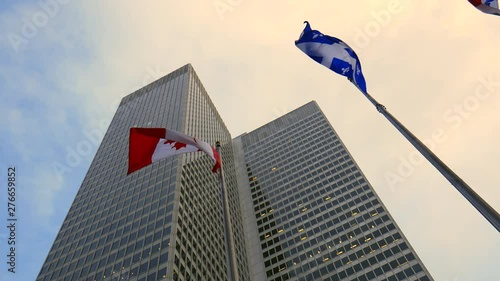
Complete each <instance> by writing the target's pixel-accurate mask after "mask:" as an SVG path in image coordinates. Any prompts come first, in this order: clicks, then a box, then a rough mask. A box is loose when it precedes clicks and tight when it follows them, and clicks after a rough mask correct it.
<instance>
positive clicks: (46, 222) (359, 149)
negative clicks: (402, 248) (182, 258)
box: [0, 0, 500, 281]
mask: <svg viewBox="0 0 500 281" xmlns="http://www.w3.org/2000/svg"><path fill="white" fill-rule="evenodd" d="M305 20H307V21H309V22H310V24H311V26H312V28H313V29H318V30H320V31H321V32H323V33H324V34H328V35H331V36H335V37H338V38H341V39H342V40H343V41H345V42H346V43H347V44H349V45H350V46H351V47H352V48H353V49H354V50H355V51H356V53H357V54H358V56H359V57H360V60H361V64H362V67H363V73H364V76H365V79H366V81H367V87H368V92H369V93H370V94H371V95H372V96H373V97H374V98H375V99H377V100H378V101H379V102H380V103H382V104H384V105H385V106H386V107H387V109H388V111H389V112H391V113H392V114H393V115H394V116H395V117H396V118H398V119H399V121H401V122H402V123H403V124H404V125H405V126H406V127H407V128H409V129H410V130H411V131H412V132H413V133H414V134H415V135H416V136H417V137H418V138H420V140H422V141H423V142H424V143H425V144H426V145H427V146H428V147H429V148H431V149H432V151H433V152H434V153H435V154H436V155H437V156H438V157H440V158H441V160H443V161H444V162H445V163H446V164H447V165H448V166H449V167H450V168H451V169H452V170H454V171H455V173H457V174H458V175H459V176H460V177H461V178H462V179H463V180H464V181H465V182H466V183H468V185H469V186H471V187H472V188H473V189H474V190H475V191H476V192H477V193H478V194H479V195H480V196H481V197H482V198H483V199H485V200H486V201H487V202H488V203H489V204H490V205H491V206H492V207H493V208H495V209H496V210H497V211H498V210H500V189H499V184H500V173H499V172H498V167H499V166H500V165H499V160H498V159H500V147H499V146H498V144H499V143H500V130H498V128H500V114H498V112H499V111H500V69H499V68H498V62H499V61H500V53H499V51H498V46H499V45H500V38H499V37H498V29H499V28H500V18H499V17H496V16H492V15H487V14H484V13H481V12H479V11H477V10H476V9H475V8H474V7H473V6H471V5H470V4H469V3H468V2H467V1H466V0H461V1H454V2H453V4H452V3H449V1H431V0H419V1H413V0H367V1H305V0H276V1H262V0H205V1H195V0H184V1H165V0H164V1H154V0H151V1H143V2H141V4H140V5H139V4H137V2H135V1H118V0H109V1H97V0H87V1H81V0H41V1H27V0H23V1H2V2H0V98H1V100H2V102H1V103H0V183H1V184H0V186H1V187H2V189H1V190H0V194H1V195H0V225H1V227H0V240H1V241H0V257H1V258H0V261H1V262H0V264H1V265H0V280H2V281H4V280H5V281H7V280H13V281H17V280H19V281H21V280H22V281H25V280H34V279H35V278H36V276H37V275H38V272H39V270H40V268H41V266H42V264H43V262H44V260H45V257H46V255H47V253H48V251H49V249H50V247H51V245H52V243H53V241H54V239H55V237H56V235H57V232H58V230H59V228H60V227H61V225H62V222H63V220H64V217H65V215H66V213H67V211H68V210H69V207H70V205H71V203H72V201H73V199H74V197H75V195H76V193H77V191H78V188H79V187H80V184H81V182H82V180H83V177H84V176H85V173H86V171H87V170H88V167H89V165H90V162H91V161H92V159H93V157H94V155H95V152H96V150H97V147H98V145H99V143H100V141H101V139H102V136H103V134H104V132H105V130H106V128H107V126H108V124H109V122H110V120H111V118H112V116H113V114H114V112H115V110H116V108H117V105H118V103H119V102H120V100H121V98H122V97H123V96H126V95H127V94H129V93H131V92H133V91H134V90H137V89H139V88H141V87H142V86H145V85H147V84H148V83H150V82H152V81H154V80H156V79H158V78H160V77H162V76H163V75H165V74H168V73H170V72H171V71H173V70H175V69H177V68H179V67H181V66H183V65H185V64H187V63H191V64H192V65H193V67H194V69H195V71H196V72H197V74H198V76H199V77H200V79H201V81H202V83H203V84H204V86H205V88H206V90H207V91H208V93H209V95H210V97H211V99H212V101H213V102H214V104H215V106H216V108H217V110H218V111H219V113H220V115H221V117H222V119H223V120H224V121H225V123H226V125H227V127H228V128H229V131H230V132H231V134H232V136H233V137H236V136H238V135H240V134H242V133H244V132H250V131H252V130H254V129H256V128H257V127H259V126H262V125H264V124H266V123H267V122H270V121H272V120H273V119H275V118H277V117H279V116H281V115H283V114H285V113H287V112H289V111H291V110H293V109H295V108H297V107H299V106H301V105H303V104H305V103H307V102H309V101H311V100H316V101H317V102H318V104H319V106H320V107H321V108H322V110H323V112H324V113H325V115H326V116H327V118H328V119H329V121H330V122H331V124H332V126H333V127H334V129H335V130H336V132H337V133H338V135H339V136H340V137H341V139H342V140H343V142H344V143H345V145H346V146H347V148H348V149H349V151H350V153H351V154H352V155H353V157H354V159H355V160H356V162H357V163H358V165H359V166H360V167H361V169H362V170H363V173H364V174H365V175H366V176H367V178H368V180H369V181H370V183H371V184H372V185H373V187H374V188H375V190H376V192H377V194H378V195H379V196H380V197H381V199H382V201H383V202H384V204H385V205H386V207H387V208H388V210H389V211H390V213H391V214H392V215H393V217H394V218H395V220H396V222H397V223H398V225H399V226H400V228H401V229H402V231H403V232H404V234H405V236H406V237H407V238H408V239H409V241H410V243H411V245H412V246H413V248H414V249H415V250H416V252H417V253H418V255H419V257H420V258H421V259H422V261H423V262H424V264H425V265H426V267H427V269H428V270H429V271H430V273H431V275H432V276H433V277H434V278H435V280H439V281H476V280H477V281H485V280H486V281H488V280H492V281H493V280H500V267H499V261H500V254H499V253H500V235H498V234H499V233H498V232H497V231H496V230H495V229H494V228H493V226H492V225H490V224H489V223H488V222H487V221H486V220H485V219H484V218H483V217H482V216H481V215H480V213H479V212H478V211H477V210H476V209H474V208H473V207H472V206H471V204H470V203H469V202H468V201H466V200H465V199H464V198H463V197H462V195H460V193H459V192H457V190H455V188H454V187H453V186H452V185H451V184H450V183H449V182H448V181H447V180H446V179H445V178H444V177H443V176H442V175H441V174H439V172H438V171H437V170H436V169H435V168H434V167H433V166H432V165H430V164H429V163H428V162H427V161H425V160H424V159H423V158H422V157H421V156H420V155H419V154H418V153H417V152H416V151H415V149H414V148H413V147H412V146H411V145H410V144H409V143H408V141H407V140H406V139H405V138H404V137H403V136H402V135H401V134H400V133H399V132H398V131H397V130H396V129H395V128H394V127H393V126H392V125H391V124H390V123H389V122H388V121H387V120H386V119H385V118H384V117H383V116H382V115H381V114H380V113H378V112H377V111H376V109H375V108H374V107H373V105H371V104H370V102H369V101H368V100H367V99H366V98H365V97H364V96H363V95H362V94H361V93H360V92H359V91H358V90H357V89H356V87H354V86H353V85H352V84H351V83H349V81H348V80H347V79H345V77H342V76H340V75H337V74H335V73H333V72H331V71H330V70H328V69H326V68H325V67H323V66H322V65H320V64H317V63H316V62H314V61H312V60H311V59H309V58H308V57H307V56H306V55H304V54H303V53H302V52H301V51H300V50H299V49H298V48H296V47H295V46H294V41H295V40H296V39H298V37H299V35H300V33H301V32H302V30H303V28H304V24H303V22H304V21H305ZM9 168H15V171H16V172H15V179H11V180H13V181H14V182H15V184H16V189H15V201H14V202H13V203H14V204H15V214H14V218H16V219H17V221H15V229H9V228H8V227H7V226H9V224H10V223H11V222H12V221H7V219H8V211H9V210H8V203H7V197H8V190H7V185H8V182H9V179H8V177H7V172H8V169H9ZM10 230H13V232H11V231H10ZM11 236H13V237H14V238H15V242H16V244H15V251H13V252H11V251H10V247H11V245H8V241H9V240H8V238H9V237H11ZM12 253H14V254H15V273H11V272H9V271H8V269H9V268H10V267H11V266H10V265H9V264H7V262H8V261H9V260H10V259H11V257H8V255H12Z"/></svg>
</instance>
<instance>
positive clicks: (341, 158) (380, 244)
mask: <svg viewBox="0 0 500 281" xmlns="http://www.w3.org/2000/svg"><path fill="white" fill-rule="evenodd" d="M233 146H234V151H235V159H236V165H237V167H238V169H237V174H238V185H239V188H240V196H241V197H240V198H241V200H240V201H241V202H242V209H243V213H244V221H245V229H246V235H247V241H248V245H247V252H248V256H249V264H250V270H251V274H252V276H253V279H254V280H273V281H278V280H279V281H281V280H325V281H326V280H331V281H335V280H359V281H367V280H389V281H395V280H420V281H429V280H433V279H432V277H431V276H430V274H429V272H428V271H427V270H426V268H425V267H424V265H423V263H422V262H421V260H420V259H419V258H418V256H417V254H416V253H415V251H414V250H413V249H412V247H411V246H410V244H409V242H408V241H407V239H406V238H405V237H404V235H403V233H402V232H401V230H400V229H399V228H398V226H397V225H396V223H395V221H394V220H393V218H392V217H391V215H390V214H389V212H388V211H387V209H386V208H385V207H384V205H383V204H382V202H381V201H380V198H379V197H378V196H377V194H376V193H375V191H374V189H373V188H372V187H371V186H370V184H369V183H368V181H367V180H366V178H365V177H364V175H363V174H362V172H361V170H360V169H359V167H358V166H357V165H356V163H355V162H354V159H353V158H352V157H351V155H350V154H349V152H348V151H347V149H346V147H345V146H344V144H343V143H342V141H341V140H340V138H339V137H338V135H337V134H336V133H335V131H334V129H333V128H332V126H331V125H330V123H329V122H328V120H327V119H326V117H325V116H324V114H323V113H322V112H321V110H320V108H319V107H318V105H317V104H316V102H310V103H308V104H306V105H304V106H302V107H300V108H298V109H296V110H294V111H292V112H290V113H288V114H286V115H284V116H283V117H281V118H278V119H276V120H274V121H272V122H270V123H268V124H267V125H264V126H262V127H260V128H258V129H256V130H254V131H252V132H250V133H247V134H243V135H241V136H239V137H237V138H235V139H234V140H233Z"/></svg>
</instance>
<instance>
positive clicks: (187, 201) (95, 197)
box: [36, 64, 433, 281]
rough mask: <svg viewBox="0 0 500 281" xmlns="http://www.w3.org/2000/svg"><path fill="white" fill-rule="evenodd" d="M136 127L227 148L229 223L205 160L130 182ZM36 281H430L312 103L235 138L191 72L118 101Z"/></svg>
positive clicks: (154, 170)
mask: <svg viewBox="0 0 500 281" xmlns="http://www.w3.org/2000/svg"><path fill="white" fill-rule="evenodd" d="M131 127H161V128H168V129H171V130H175V131H179V132H183V133H185V134H188V135H192V136H195V137H197V138H199V139H203V140H205V141H207V142H208V143H210V144H212V145H215V143H216V141H220V142H221V157H222V162H223V167H224V181H225V191H226V194H227V198H228V201H227V203H228V205H229V221H225V220H224V215H223V214H224V210H223V205H222V203H221V196H222V195H221V189H220V185H219V177H218V175H217V174H213V173H212V172H211V168H212V165H213V162H212V161H211V159H209V158H208V157H207V156H206V155H204V154H203V153H189V154H182V155H179V156H174V157H171V158H166V159H163V160H160V161H158V162H155V163H153V164H152V165H149V166H147V167H145V168H143V169H141V170H139V171H136V172H134V173H132V174H130V175H128V176H127V175H126V174H127V164H128V141H126V140H128V136H129V130H130V128H131ZM226 223H227V224H229V225H230V226H231V227H230V230H231V231H232V232H231V233H230V234H229V235H230V237H226V235H225V227H224V226H225V224H226ZM228 238H230V240H232V241H233V242H234V254H233V256H232V259H230V258H229V256H228V255H227V252H228V251H229V250H228V249H229V248H228V247H227V246H226V245H227V240H228ZM230 260H231V261H232V263H229V261H230ZM228 264H233V265H234V267H233V268H230V267H229V266H228ZM36 280H37V281H55V280H64V281H66V280H86V281H87V280H88V281H91V280H99V281H100V280H116V281H118V280H137V281H158V280H207V281H211V280H231V281H264V280H421V281H428V280H433V279H432V277H431V276H430V274H429V273H428V271H427V270H426V269H425V267H424V265H423V264H422V262H421V261H420V259H419V258H418V256H417V255H416V253H415V251H414V250H413V249H412V248H411V246H410V244H409V242H408V241H407V239H406V238H405V237H404V236H403V234H402V232H401V230H400V229H399V228H398V226H397V225H396V223H395V222H394V220H393V219H392V217H391V216H390V214H389V213H388V212H387V210H386V208H385V207H384V206H383V205H382V202H381V201H380V199H379V198H378V196H377V195H376V194H375V191H374V190H373V188H372V187H371V186H370V184H369V183H368V182H367V180H366V178H365V177H364V176H363V174H362V173H361V171H360V169H359V168H358V166H357V165H356V163H355V162H354V160H353V159H352V157H351V156H350V154H349V153H348V151H347V149H346V148H345V146H344V145H343V144H342V142H341V140H340V138H339V137H338V136H337V134H336V133H335V131H334V130H333V128H332V127H331V125H330V124H329V122H328V120H327V119H326V118H325V116H324V114H323V113H322V112H321V110H320V108H319V107H318V105H317V104H316V102H310V103H308V104H306V105H304V106H302V107H300V108H298V109H296V110H294V111H292V112H290V113H288V114H286V115H284V116H283V117H280V118H278V119H276V120H274V121H272V122H270V123H268V124H267V125H264V126H262V127H261V128H258V129H256V130H254V131H252V132H250V133H246V134H243V135H241V136H239V137H237V138H235V139H233V140H232V139H231V135H230V133H229V131H228V130H227V128H226V126H225V125H224V122H223V121H222V119H221V117H220V116H219V114H218V112H217V110H216V109H215V107H214V105H213V103H212V101H211V100H210V98H209V96H208V94H207V93H206V91H205V89H204V88H203V85H202V83H201V82H200V80H199V78H198V76H197V75H196V73H195V72H194V70H193V68H192V66H191V65H190V64H188V65H185V66H183V67H181V68H179V69H177V70H176V71H174V72H172V73H170V74H168V75H166V76H165V77H163V78H161V79H159V80H157V81H155V82H153V83H151V84H149V85H148V86H146V87H144V88H142V89H140V90H138V91H136V92H134V93H132V94H130V95H128V96H126V97H124V98H123V99H122V102H121V104H120V106H119V107H118V109H117V112H116V114H115V116H114V118H113V120H112V122H111V124H110V126H109V128H108V130H107V132H106V134H105V136H104V138H103V140H102V143H101V145H100V146H99V149H98V150H97V153H96V155H95V157H94V159H93V161H92V163H91V165H90V168H89V170H88V172H87V174H86V176H85V178H84V180H83V182H82V185H81V187H80V189H79V191H78V193H77V195H76V197H75V200H74V201H73V204H72V205H71V208H70V210H69V212H68V214H67V216H66V218H65V220H64V222H63V224H62V226H61V229H60V230H59V233H58V235H57V237H56V239H55V241H54V244H53V245H52V248H51V249H50V251H49V253H48V256H47V258H46V260H45V262H44V264H43V266H42V268H41V270H40V273H39V275H38V277H37V279H36Z"/></svg>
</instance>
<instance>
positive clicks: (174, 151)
mask: <svg viewBox="0 0 500 281" xmlns="http://www.w3.org/2000/svg"><path fill="white" fill-rule="evenodd" d="M196 151H203V152H205V153H206V154H207V155H208V156H210V157H211V158H212V159H214V160H215V166H214V167H213V169H212V172H214V173H216V172H217V170H218V169H219V168H220V156H219V153H217V150H215V148H213V147H212V146H210V145H209V144H208V143H206V142H204V141H201V140H199V139H197V138H193V137H190V136H188V135H185V134H183V133H179V132H176V131H172V130H167V129H165V128H130V141H129V151H128V172H127V175H128V174H130V173H133V172H135V171H137V170H139V169H141V168H143V167H145V166H147V165H149V164H151V163H153V162H156V161H158V160H160V159H163V158H166V157H169V156H173V155H178V154H182V153H188V152H196Z"/></svg>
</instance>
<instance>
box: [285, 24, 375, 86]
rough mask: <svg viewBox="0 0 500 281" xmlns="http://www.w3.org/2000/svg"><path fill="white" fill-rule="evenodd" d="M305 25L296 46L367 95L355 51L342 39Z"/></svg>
mask: <svg viewBox="0 0 500 281" xmlns="http://www.w3.org/2000/svg"><path fill="white" fill-rule="evenodd" d="M304 23H305V24H306V27H305V28H304V31H302V34H301V35H300V38H299V40H297V41H295V46H297V47H298V48H299V49H300V50H301V51H302V52H304V53H305V54H306V55H308V56H309V57H310V58H312V59H313V60H315V61H316V62H318V63H320V64H322V65H324V66H326V67H327V68H329V69H331V70H333V71H335V72H337V73H338V74H340V75H343V76H345V77H347V79H349V81H351V82H352V83H354V85H356V86H357V87H358V88H359V89H360V90H361V91H362V92H363V93H365V94H366V93H367V91H366V82H365V78H364V77H363V73H362V71H361V63H360V62H359V59H358V56H357V55H356V53H355V52H354V50H353V49H352V48H351V47H349V46H348V45H347V44H346V43H344V42H342V40H340V39H337V38H335V37H331V36H328V35H324V34H322V33H321V32H319V31H317V30H312V29H311V26H310V25H309V22H307V21H305V22H304Z"/></svg>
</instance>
